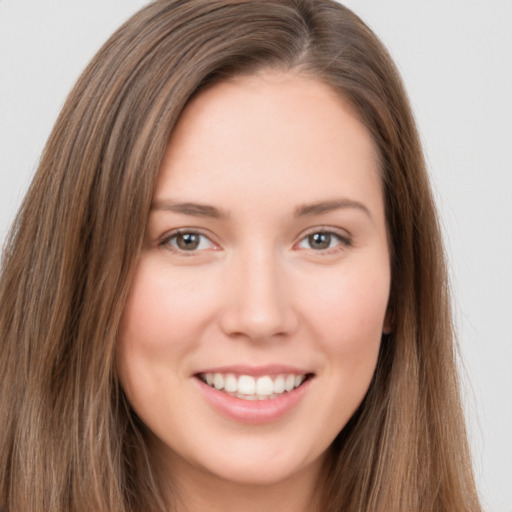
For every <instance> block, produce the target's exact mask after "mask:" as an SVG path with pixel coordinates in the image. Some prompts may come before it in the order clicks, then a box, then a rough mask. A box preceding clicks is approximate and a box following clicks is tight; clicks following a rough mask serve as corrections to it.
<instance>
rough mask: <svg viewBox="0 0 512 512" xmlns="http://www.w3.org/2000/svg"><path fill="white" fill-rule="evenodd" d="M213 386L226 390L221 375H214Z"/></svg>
mask: <svg viewBox="0 0 512 512" xmlns="http://www.w3.org/2000/svg"><path fill="white" fill-rule="evenodd" d="M213 386H214V388H215V389H223V388H224V377H223V376H222V374H220V373H215V374H214V375H213Z"/></svg>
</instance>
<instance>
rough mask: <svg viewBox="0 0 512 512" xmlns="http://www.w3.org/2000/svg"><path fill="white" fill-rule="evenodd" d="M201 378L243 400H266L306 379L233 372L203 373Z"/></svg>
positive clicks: (291, 375) (292, 376)
mask: <svg viewBox="0 0 512 512" xmlns="http://www.w3.org/2000/svg"><path fill="white" fill-rule="evenodd" d="M201 379H202V380H203V381H204V382H206V384H208V386H210V387H213V388H215V389H217V390H219V391H221V390H224V391H225V392H226V393H228V394H230V395H233V396H236V397H237V398H242V399H244V400H268V399H269V398H277V397H279V396H281V395H282V394H283V393H285V392H287V393H289V392H290V391H293V389H295V388H298V387H299V386H300V385H301V384H302V383H303V382H304V380H305V379H306V376H305V375H295V374H287V375H277V376H275V377H271V376H270V375H262V376H261V377H258V378H255V377H253V376H251V375H239V376H238V377H237V376H236V375H234V374H233V373H227V374H222V373H203V374H201Z"/></svg>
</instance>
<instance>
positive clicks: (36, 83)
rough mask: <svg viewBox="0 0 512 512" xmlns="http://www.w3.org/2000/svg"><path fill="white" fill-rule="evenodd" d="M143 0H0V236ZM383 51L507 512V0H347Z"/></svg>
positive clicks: (472, 417)
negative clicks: (85, 76) (428, 205)
mask: <svg viewBox="0 0 512 512" xmlns="http://www.w3.org/2000/svg"><path fill="white" fill-rule="evenodd" d="M146 3H147V1H144V0H87V1H84V0H0V241H2V240H3V239H4V238H5V235H6V233H7V230H8V226H9V224H10V223H11V222H12V219H13V217H14V215H15V212H16V210H17V208H18V206H19V203H20V201H21V199H22V197H23V194H24V192H25V191H26V188H27V186H28V184H29V182H30V179H31V176H32V174H33V172H34V171H35V169H36V166H37V161H38V157H39V156H40V153H41V150H42V148H43V145H44V142H45V140H46V138H47V137H48V134H49V132H50V130H51V127H52V125H53V123H54V121H55V118H56V116H57V114H58V112H59V110H60V108H61V106H62V104H63V102H64V99H65V97H66V95H67V93H68V92H69V90H70V88H71V86H72V85H73V83H74V81H75V80H76V79H77V77H78V75H79V74H80V72H81V71H82V70H83V68H84V67H85V65H86V63H87V62H88V61H89V59H90V58H91V57H92V56H93V54H94V53H95V52H96V50H97V49H98V48H99V47H100V45H101V44H102V43H103V41H104V40H105V39H106V38H107V37H108V36H109V35H110V33H111V32H113V31H114V29H115V28H117V26H118V25H119V24H120V23H121V22H122V21H124V20H125V19H126V18H127V17H128V16H129V15H130V14H132V13H133V12H134V11H136V10H137V9H138V8H140V7H142V6H143V5H144V4H146ZM345 4H346V5H347V6H349V7H351V8H352V9H353V10H354V11H355V12H356V13H358V14H359V15H360V16H361V17H362V18H363V19H364V20H365V21H366V22H367V23H368V24H369V25H370V26H371V27H372V28H373V29H374V30H375V31H376V33H377V34H378V35H379V36H380V37H381V39H382V40H383V41H384V43H385V44H386V45H387V47H388V48H389V50H390V52H391V54H392V56H393V57H394V59H395V61H396V62H397V64H398V67H399V69H400V71H401V73H402V75H403V78H404V81H405V84H406V87H407V90H408V92H409V96H410V99H411V102H412V105H413V108H414V111H415V114H416V117H417V121H418V124H419V128H420V132H421V135H422V139H423V142H424V146H425V150H426V155H427V160H428V165H429V169H430V172H431V175H432V182H433V186H434V189H435V192H436V197H437V201H438V206H439V209H440V211H441V217H442V223H443V226H444V230H445V238H446V244H447V251H448V255H449V259H450V270H451V278H452V285H453V290H454V309H455V315H456V321H457V325H458V329H459V339H460V346H461V356H462V363H461V366H462V367H463V381H464V396H465V403H466V410H467V417H468V425H469V430H470V435H471V443H472V447H473V453H474V459H475V467H476V474H477V480H478V486H479V489H480V492H481V495H482V498H483V501H484V504H485V506H486V508H487V510H489V511H491V512H512V371H511V368H512V0H429V1H428V2H425V1H423V0H348V1H347V2H345Z"/></svg>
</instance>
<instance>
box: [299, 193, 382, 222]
mask: <svg viewBox="0 0 512 512" xmlns="http://www.w3.org/2000/svg"><path fill="white" fill-rule="evenodd" d="M345 208H355V209H356V210H360V211H362V212H364V213H365V214H366V215H367V216H368V217H370V219H371V218H372V215H371V213H370V210H369V209H368V208H367V207H366V206H365V205H364V204H363V203H360V202H359V201H354V200H353V199H346V198H342V199H330V200H328V201H320V202H318V203H310V204H302V205H299V206H297V208H295V211H294V216H295V217H303V216H310V215H321V214H322V213H329V212H332V211H334V210H340V209H345Z"/></svg>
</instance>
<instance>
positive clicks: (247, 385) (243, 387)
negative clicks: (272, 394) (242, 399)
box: [238, 375, 256, 395]
mask: <svg viewBox="0 0 512 512" xmlns="http://www.w3.org/2000/svg"><path fill="white" fill-rule="evenodd" d="M238 392H239V393H241V394H242V395H254V393H256V381H255V380H254V377H251V376H250V375H240V377H238Z"/></svg>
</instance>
